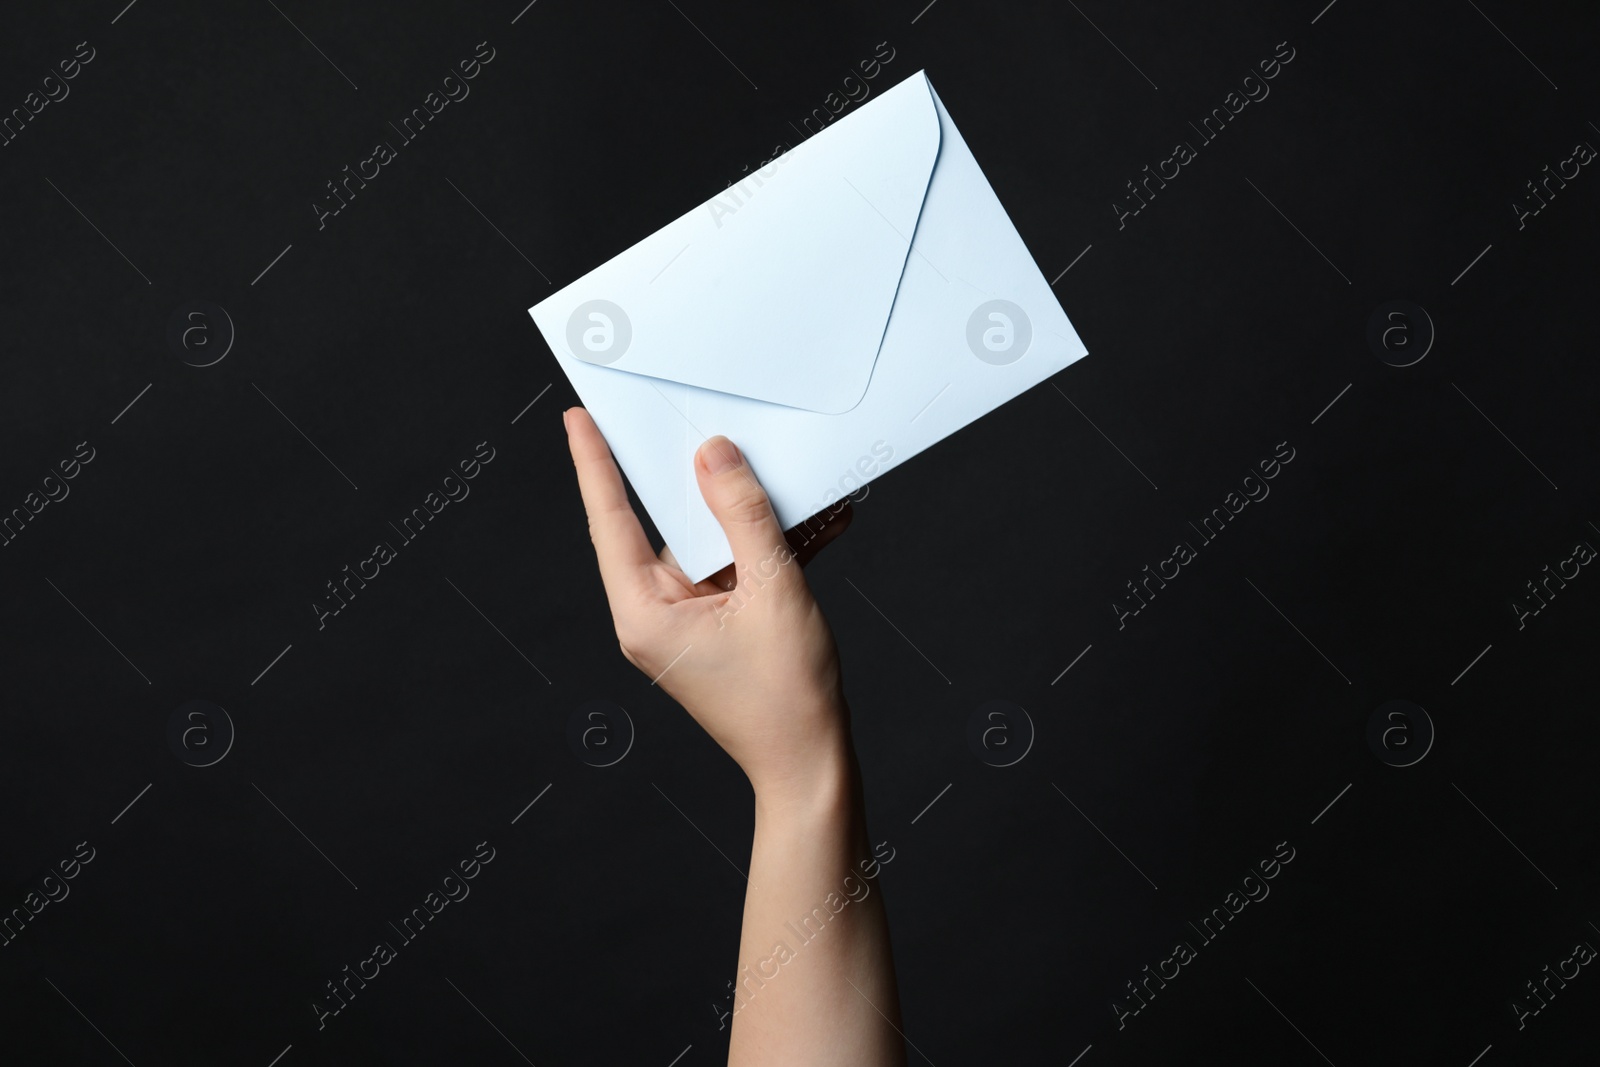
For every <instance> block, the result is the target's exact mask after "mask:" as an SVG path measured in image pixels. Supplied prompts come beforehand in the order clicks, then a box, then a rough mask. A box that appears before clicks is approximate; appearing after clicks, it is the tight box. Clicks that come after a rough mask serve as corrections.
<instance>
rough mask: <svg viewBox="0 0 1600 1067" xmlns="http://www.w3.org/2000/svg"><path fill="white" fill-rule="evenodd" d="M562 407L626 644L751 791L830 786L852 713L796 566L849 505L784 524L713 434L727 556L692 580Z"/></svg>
mask: <svg viewBox="0 0 1600 1067" xmlns="http://www.w3.org/2000/svg"><path fill="white" fill-rule="evenodd" d="M562 419H563V421H564V423H565V424H566V428H567V442H568V445H569V446H570V448H571V450H572V461H573V464H574V465H575V466H576V467H577V471H578V486H579V489H580V490H581V491H582V493H583V503H584V508H585V509H586V510H587V511H588V514H589V536H590V539H591V540H593V542H594V547H595V555H596V556H597V557H598V558H599V562H600V577H601V580H602V581H603V582H604V583H605V589H606V598H607V599H608V600H609V601H610V603H611V618H612V621H613V623H614V624H615V626H616V632H617V640H618V642H619V643H620V644H621V645H622V654H623V655H624V656H626V657H627V658H628V661H629V662H630V663H632V664H633V665H634V666H635V667H638V668H639V669H640V670H641V671H643V672H644V673H645V674H647V675H649V676H650V678H651V680H652V681H653V682H655V683H656V684H659V685H660V686H661V687H662V688H663V689H665V690H666V691H667V692H668V693H669V694H671V696H672V697H673V699H675V700H677V701H678V703H680V704H682V705H683V706H684V708H685V709H687V710H688V712H689V714H690V715H692V716H694V719H695V721H696V722H698V723H699V724H700V725H701V726H702V727H703V728H704V729H705V731H706V732H707V733H709V734H710V735H711V736H712V738H713V739H714V740H715V741H716V742H717V744H719V745H721V746H722V748H723V749H724V750H725V751H726V752H727V753H728V755H730V756H732V757H733V759H734V761H735V762H736V763H738V764H739V766H740V767H741V768H742V769H743V770H744V772H745V775H746V776H747V777H748V778H749V779H750V784H751V786H752V787H753V788H754V789H755V792H756V797H757V800H758V802H759V803H771V802H777V803H780V804H783V805H785V806H787V805H788V804H789V803H791V802H798V803H801V804H802V805H804V804H806V803H809V802H810V801H812V800H815V799H819V798H823V797H827V796H830V795H836V794H837V791H838V790H839V789H841V788H844V787H845V785H846V782H847V780H848V777H849V774H850V770H851V767H850V757H849V752H850V745H849V722H848V719H849V713H848V711H847V709H846V706H845V701H844V694H843V690H842V688H841V686H840V677H839V653H838V650H837V648H836V647H835V645H834V641H833V634H832V632H831V631H830V630H829V629H828V624H827V621H826V620H825V619H823V617H822V611H821V610H820V609H819V608H818V607H817V603H816V601H815V600H814V599H812V596H811V590H810V589H809V588H808V587H807V585H806V581H805V577H804V576H803V575H802V574H801V570H800V568H801V566H803V565H804V563H805V562H806V561H808V560H809V559H810V557H811V556H813V555H815V553H816V552H817V551H818V550H820V549H821V548H822V546H824V545H826V544H827V543H828V542H829V541H831V540H833V539H834V538H835V537H837V536H838V535H839V533H841V532H842V531H843V530H844V528H845V527H846V526H848V525H849V521H850V515H851V513H850V508H849V505H848V504H844V505H841V506H840V507H838V508H835V509H832V510H829V511H824V512H821V513H819V514H818V515H817V516H815V517H814V519H812V520H808V521H807V522H806V523H805V524H803V525H802V526H800V527H797V528H796V529H795V530H794V531H792V532H791V533H790V534H788V535H786V534H785V533H784V531H783V529H782V527H781V526H779V524H778V520H777V517H776V516H775V515H774V514H773V511H772V505H771V503H770V502H769V501H768V499H767V494H766V491H765V490H764V489H762V488H761V483H760V482H758V481H757V480H756V477H755V474H754V472H752V471H751V470H750V467H749V465H748V464H747V463H746V462H745V461H744V458H743V456H742V455H741V454H740V452H739V449H738V448H737V447H736V446H735V445H734V444H733V442H731V441H729V440H728V439H727V438H726V437H713V438H711V439H710V440H708V441H707V442H705V444H703V445H702V446H701V447H700V450H699V452H697V453H696V455H695V464H694V466H695V476H696V478H697V479H698V481H699V484H700V493H701V495H702V496H703V497H704V498H705V501H706V505H707V506H708V507H709V508H710V509H711V513H712V514H713V515H715V516H716V518H717V521H718V522H719V523H721V525H722V529H723V532H724V533H725V534H726V536H727V538H728V543H729V545H731V546H732V548H733V556H734V562H733V564H732V566H730V567H727V568H725V569H724V570H722V571H721V572H719V573H718V574H716V575H714V576H712V577H711V578H707V579H705V580H704V581H701V582H698V583H695V582H690V581H689V579H688V577H687V576H686V575H685V574H684V573H683V571H682V570H681V569H680V568H679V567H678V565H677V561H676V560H674V559H673V557H672V552H671V549H664V550H663V551H662V553H661V555H660V557H657V556H656V554H655V553H654V552H653V551H652V550H651V548H650V542H649V540H648V539H647V538H646V537H645V533H644V529H643V528H642V527H641V526H640V525H639V519H638V517H637V516H636V515H634V513H633V509H632V507H631V506H630V505H629V503H628V495H627V492H626V490H625V489H624V488H623V484H622V476H621V474H620V473H619V472H618V471H617V465H616V462H615V461H614V460H613V459H612V457H611V450H610V448H609V447H608V446H607V445H606V442H605V438H604V437H602V436H601V434H600V430H599V428H598V427H597V426H596V425H595V424H594V420H593V419H591V418H590V417H589V413H588V412H587V411H585V410H584V409H583V408H571V409H569V410H568V411H567V412H566V413H565V414H564V415H563V416H562Z"/></svg>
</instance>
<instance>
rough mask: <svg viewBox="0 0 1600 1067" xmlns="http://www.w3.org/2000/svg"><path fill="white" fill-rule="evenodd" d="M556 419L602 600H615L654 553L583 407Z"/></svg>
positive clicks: (632, 586) (632, 587) (637, 579)
mask: <svg viewBox="0 0 1600 1067" xmlns="http://www.w3.org/2000/svg"><path fill="white" fill-rule="evenodd" d="M561 421H562V423H563V424H565V426H566V428H567V447H568V448H570V449H571V451H572V465H573V466H574V467H575V468H577V471H578V491H579V493H580V494H582V496H583V508H584V511H586V512H588V515H589V537H590V539H591V540H592V541H593V542H594V553H595V557H596V558H597V559H598V560H599V563H600V580H601V581H603V582H604V583H605V587H606V596H607V598H608V599H610V600H612V601H613V602H615V601H616V599H617V594H618V593H620V592H622V591H623V590H629V591H633V592H636V591H637V590H638V588H639V587H640V586H641V585H642V581H641V576H642V574H643V569H644V568H646V567H649V566H651V565H653V564H655V563H656V554H655V551H654V550H653V549H651V547H650V540H649V538H647V537H645V534H644V527H642V526H640V525H639V517H638V516H637V515H635V514H634V513H633V505H631V504H630V503H628V491H627V489H626V488H624V487H623V484H622V474H621V472H619V471H618V470H617V462H616V460H614V459H613V458H612V457H611V448H610V446H609V445H607V444H606V439H605V437H604V436H603V435H602V434H601V433H600V427H598V426H596V425H595V424H594V419H593V418H591V417H590V415H589V413H588V412H587V411H585V410H584V409H583V408H570V409H568V410H567V411H565V412H563V413H562V416H561Z"/></svg>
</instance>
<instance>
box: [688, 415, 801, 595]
mask: <svg viewBox="0 0 1600 1067" xmlns="http://www.w3.org/2000/svg"><path fill="white" fill-rule="evenodd" d="M694 473H695V477H696V478H697V479H698V480H699V482H700V495H701V496H702V497H704V498H705V501H706V506H707V507H708V508H710V509H711V514H712V515H715V516H716V519H717V522H718V523H720V524H721V525H722V532H723V534H725V535H726V536H727V538H728V544H729V546H730V547H731V548H732V549H733V562H734V565H735V567H736V568H737V571H738V574H739V576H740V578H743V577H744V575H746V574H749V573H756V574H758V575H760V576H761V578H763V579H768V578H772V577H774V576H775V574H776V573H777V572H778V571H779V570H780V569H782V568H781V564H783V563H785V562H787V561H788V560H789V558H790V557H791V556H793V555H794V550H793V549H791V548H790V547H789V542H788V540H787V539H786V538H785V537H784V536H783V527H782V526H780V525H779V524H778V517H777V515H775V514H773V511H772V502H771V500H769V499H768V497H767V491H766V490H765V489H763V488H761V483H760V482H758V481H756V477H755V474H754V473H753V472H752V471H751V470H750V465H749V464H748V463H746V462H745V459H744V455H743V453H741V452H740V451H739V448H738V446H737V445H735V444H734V443H733V442H732V441H730V440H728V439H727V438H726V437H723V436H721V435H720V434H719V435H718V436H716V437H713V438H711V439H710V440H708V441H706V442H705V444H703V445H701V446H700V449H699V451H698V452H696V453H695V462H694Z"/></svg>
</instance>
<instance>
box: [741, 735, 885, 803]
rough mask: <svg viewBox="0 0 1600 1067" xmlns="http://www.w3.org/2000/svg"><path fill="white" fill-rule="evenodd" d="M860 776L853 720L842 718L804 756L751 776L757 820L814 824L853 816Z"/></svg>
mask: <svg viewBox="0 0 1600 1067" xmlns="http://www.w3.org/2000/svg"><path fill="white" fill-rule="evenodd" d="M842 718H843V717H842V716H841V719H842ZM859 777H860V772H859V770H858V768H857V764H856V756H855V750H854V748H853V747H852V746H851V744H850V731H849V725H848V723H847V722H842V721H841V724H840V727H839V728H838V729H837V730H832V731H829V733H828V736H826V737H825V738H822V739H819V740H818V742H817V743H816V745H815V746H814V747H812V749H811V751H809V752H807V753H806V754H805V755H804V756H802V757H800V758H797V759H794V760H791V761H787V762H786V763H785V764H784V765H783V766H782V767H779V768H774V769H773V770H771V771H769V772H767V773H766V774H765V775H764V776H763V777H761V778H759V779H758V778H756V777H754V776H751V779H750V784H751V787H752V789H754V791H755V797H756V820H757V823H758V824H763V823H766V824H772V823H782V824H788V825H796V824H798V825H812V826H814V825H817V824H818V823H819V822H826V821H829V820H831V819H833V818H835V817H839V816H843V815H847V814H848V813H849V811H850V810H851V809H852V808H853V806H854V804H855V801H856V798H857V796H858V795H859Z"/></svg>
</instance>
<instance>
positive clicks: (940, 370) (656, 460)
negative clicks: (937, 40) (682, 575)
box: [529, 71, 1086, 581]
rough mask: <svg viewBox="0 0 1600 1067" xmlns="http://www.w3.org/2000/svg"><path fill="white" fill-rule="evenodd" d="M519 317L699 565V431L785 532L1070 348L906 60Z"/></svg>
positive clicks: (717, 557) (1018, 387)
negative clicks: (831, 119) (794, 142)
mask: <svg viewBox="0 0 1600 1067" xmlns="http://www.w3.org/2000/svg"><path fill="white" fill-rule="evenodd" d="M529 314H530V315H532V316H533V321H534V323H535V324H537V326H538V327H539V332H540V333H542V334H543V335H544V339H545V341H546V342H547V343H548V344H549V345H550V348H551V350H552V351H553V352H554V353H555V356H556V360H557V362H559V363H560V364H561V369H562V370H563V371H564V372H565V373H566V375H567V377H568V378H569V379H570V380H571V382H572V386H573V388H574V389H575V390H576V391H577V393H578V396H579V397H580V398H582V400H583V404H584V406H585V407H586V408H588V410H589V413H590V414H591V415H592V416H593V417H594V420H595V422H596V424H597V425H598V426H599V427H600V430H601V432H602V433H604V434H605V437H606V440H607V441H608V442H609V443H610V445H611V451H612V453H613V454H614V455H615V456H616V458H617V462H618V463H619V464H620V465H621V467H622V470H623V471H624V473H626V475H627V477H628V480H629V481H630V482H631V483H632V485H633V488H634V491H635V492H637V493H638V494H639V499H640V500H641V501H643V503H644V506H645V508H646V509H647V510H648V511H649V513H650V517H651V519H653V520H654V521H655V524H656V528H657V529H659V530H660V531H661V534H662V536H663V537H664V538H665V539H666V542H667V544H668V545H669V546H671V548H672V552H673V555H674V556H676V557H677V559H678V562H679V564H680V565H681V566H682V567H683V569H684V571H685V572H686V573H687V574H688V576H689V577H690V578H691V579H693V580H695V581H698V580H700V579H701V578H705V577H707V576H708V575H710V574H712V573H714V572H716V571H717V570H719V569H720V568H722V567H724V566H726V565H727V564H728V563H730V562H732V560H733V554H732V552H731V551H730V550H729V548H728V542H727V540H726V538H724V537H723V535H722V530H721V528H720V527H719V526H718V525H717V521H716V519H715V518H714V517H713V516H712V515H711V513H710V511H709V510H708V509H707V508H706V505H705V502H704V501H703V500H702V499H701V497H700V490H699V487H698V485H697V483H696V481H695V475H694V466H693V462H694V453H695V450H696V449H697V448H699V446H700V444H701V443H702V442H703V441H704V440H705V439H706V438H708V437H710V436H712V435H714V434H719V433H720V434H725V435H726V436H727V437H729V438H730V439H732V440H733V441H734V442H735V443H736V444H737V445H738V446H739V449H740V451H742V452H743V453H744V455H745V458H746V459H747V460H748V461H749V464H750V466H751V468H752V470H753V472H754V473H755V475H756V477H757V478H759V479H760V481H761V483H762V484H763V485H764V486H765V487H766V489H767V492H768V493H769V494H770V496H771V498H772V503H773V507H774V509H775V510H776V512H777V515H778V519H779V521H780V522H782V523H783V525H784V527H785V528H786V529H787V528H790V527H793V526H796V525H798V524H799V523H801V522H802V521H804V520H805V519H806V518H808V517H809V516H811V515H813V514H815V513H816V512H818V511H820V510H822V508H824V507H826V506H827V505H828V504H830V503H833V502H834V501H836V500H838V499H839V498H841V497H844V496H847V495H849V494H850V493H852V492H854V491H855V490H857V489H858V488H860V487H861V486H863V485H865V484H866V483H867V482H868V481H870V480H871V479H872V478H874V477H876V476H877V475H880V474H882V473H883V472H884V471H886V470H889V469H891V468H893V467H895V466H897V465H899V464H900V463H903V462H905V461H906V460H908V459H910V458H911V457H912V456H914V455H916V454H917V453H918V452H921V451H922V450H923V449H925V448H927V447H928V446H929V445H932V444H934V443H935V442H937V441H939V440H941V439H943V438H945V437H948V436H949V435H950V434H952V433H954V432H955V431H957V430H959V429H960V428H961V427H963V426H965V425H966V424H967V423H969V422H971V421H973V420H974V419H976V418H978V417H979V416H981V415H983V414H985V413H987V412H989V411H992V410H994V409H995V408H997V407H999V406H1000V405H1001V404H1003V403H1005V402H1006V401H1007V400H1010V399H1011V398H1012V397H1014V396H1016V395H1017V394H1019V393H1021V392H1022V391H1023V390H1025V389H1028V388H1030V387H1032V386H1034V385H1037V384H1038V383H1039V382H1041V381H1043V380H1044V379H1046V378H1048V377H1050V376H1051V375H1052V374H1055V373H1056V372H1057V371H1059V370H1061V369H1062V368H1063V367H1065V366H1067V365H1068V364H1069V363H1072V362H1073V361H1075V360H1077V359H1079V358H1081V357H1082V356H1084V355H1085V354H1086V353H1085V349H1084V347H1083V343H1082V342H1081V341H1080V340H1079V339H1078V334H1077V331H1075V330H1074V329H1073V328H1072V323H1071V322H1069V321H1068V320H1067V316H1066V313H1065V312H1063V311H1062V310H1061V306H1060V304H1059V303H1057V301H1056V298H1055V294H1054V292H1053V291H1052V290H1051V288H1050V284H1049V283H1048V282H1047V281H1046V280H1045V278H1044V275H1042V274H1041V273H1040V272H1039V268H1038V267H1037V266H1035V265H1034V262H1033V258H1032V257H1031V256H1030V255H1029V254H1028V249H1027V248H1026V247H1025V246H1024V245H1023V243H1022V238H1021V237H1019V236H1018V235H1017V231H1016V229H1015V227H1013V226H1012V225H1011V220H1010V219H1009V218H1008V217H1007V216H1006V212H1005V209H1004V208H1003V207H1001V206H1000V201H999V199H998V198H996V196H995V194H994V190H993V189H991V188H990V187H989V183H988V181H987V180H986V179H985V178H984V176H983V172H982V171H981V170H980V169H979V168H978V164H977V161H976V160H974V159H973V157H972V153H971V152H970V151H968V149H967V145H966V142H965V141H963V140H962V139H961V134H960V132H958V131H957V130H956V127H955V123H954V122H952V121H951V119H950V115H949V113H948V112H946V111H945V109H944V105H943V104H942V103H941V102H940V101H939V97H938V95H937V94H936V93H934V91H933V86H932V85H931V84H929V82H928V79H927V76H926V75H925V74H924V73H923V72H921V71H919V72H918V73H916V74H914V75H912V76H911V77H909V78H907V79H906V80H905V81H903V82H901V83H900V84H898V85H896V86H895V87H894V88H892V89H889V90H887V91H886V92H884V93H883V94H882V95H881V96H879V97H877V98H876V99H873V100H869V101H867V102H866V103H865V104H863V105H861V107H860V108H859V109H858V110H856V111H855V112H853V113H851V114H849V115H847V116H845V117H844V118H842V119H839V120H838V121H837V122H835V123H834V124H833V125H832V126H829V127H828V128H827V129H825V130H823V131H822V132H821V133H819V134H817V135H816V136H814V137H812V138H811V139H810V140H808V141H805V142H803V143H802V144H800V145H799V146H797V147H796V148H794V149H793V150H792V151H789V152H786V153H784V154H783V155H781V156H779V157H777V158H776V159H774V160H772V161H771V162H769V163H768V164H766V165H764V166H763V167H762V168H761V169H760V170H759V171H757V172H756V173H754V174H752V175H751V176H750V177H748V178H746V179H744V180H743V181H741V182H739V183H738V184H736V185H734V186H732V187H730V188H729V189H727V190H725V191H724V192H722V193H721V194H719V195H718V196H715V197H713V198H712V199H711V200H709V201H707V202H706V203H705V204H702V205H701V206H700V207H697V208H695V209H694V210H693V211H690V212H689V213H688V214H686V215H684V216H683V217H681V218H679V219H677V220H675V221H674V222H671V223H669V224H668V225H666V226H664V227H663V228H662V229H660V230H658V231H656V232H655V233H653V234H651V235H650V236H649V237H646V238H645V239H644V240H642V241H640V242H639V243H638V244H636V245H634V246H633V247H632V248H630V249H628V250H627V251H626V252H623V253H622V254H621V255H619V256H617V257H616V258H615V259H612V260H610V261H609V262H606V263H604V264H602V265H600V266H599V267H596V268H595V269H594V270H592V271H590V272H589V273H588V274H585V275H584V276H583V277H581V278H579V279H578V280H577V281H575V282H573V283H572V284H570V285H568V286H566V287H565V288H563V289H562V290H561V291H559V292H557V293H556V294H555V295H553V296H550V297H548V298H546V299H545V300H542V301H540V302H539V303H538V304H537V305H535V306H534V307H532V308H530V309H529Z"/></svg>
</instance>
